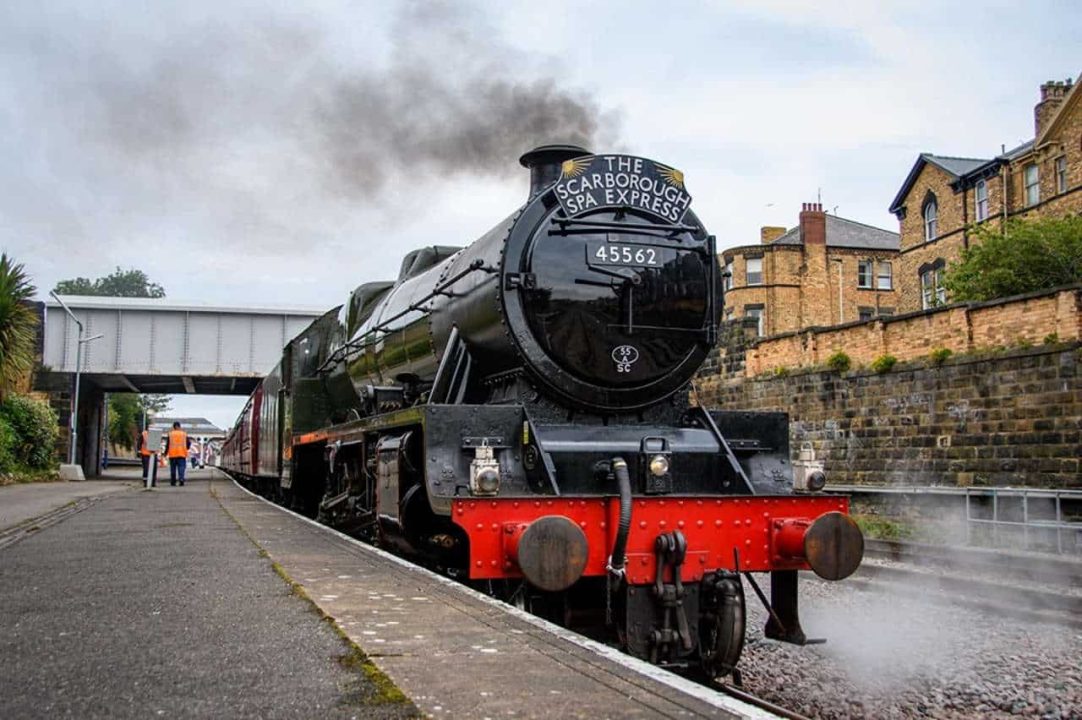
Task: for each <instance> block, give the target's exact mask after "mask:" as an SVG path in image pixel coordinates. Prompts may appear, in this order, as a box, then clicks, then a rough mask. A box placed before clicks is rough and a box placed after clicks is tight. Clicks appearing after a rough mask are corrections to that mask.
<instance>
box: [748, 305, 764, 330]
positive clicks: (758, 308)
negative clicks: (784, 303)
mask: <svg viewBox="0 0 1082 720" xmlns="http://www.w3.org/2000/svg"><path fill="white" fill-rule="evenodd" d="M744 317H749V318H755V320H756V327H755V334H756V335H758V336H759V337H762V336H763V306H762V305H745V306H744Z"/></svg>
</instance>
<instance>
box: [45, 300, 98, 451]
mask: <svg viewBox="0 0 1082 720" xmlns="http://www.w3.org/2000/svg"><path fill="white" fill-rule="evenodd" d="M49 294H50V295H52V296H53V300H56V301H57V302H58V303H59V304H60V307H62V308H64V312H66V313H67V314H68V316H69V317H70V318H71V319H72V320H74V321H75V325H76V327H78V328H79V339H78V342H77V343H76V345H75V400H74V402H72V409H71V419H70V420H69V421H68V429H69V430H70V432H71V445H70V446H69V447H68V464H69V465H74V464H75V448H76V447H77V445H76V443H77V439H78V435H79V374H80V373H81V372H82V368H83V344H85V343H88V342H91V341H93V340H97V339H98V338H101V337H104V336H103V335H92V336H91V337H88V338H84V337H83V323H82V322H80V321H79V318H77V317H75V313H73V312H72V311H71V308H69V307H68V306H67V305H65V304H64V301H63V300H61V299H60V296H58V295H57V294H56V292H54V291H52V290H50V291H49Z"/></svg>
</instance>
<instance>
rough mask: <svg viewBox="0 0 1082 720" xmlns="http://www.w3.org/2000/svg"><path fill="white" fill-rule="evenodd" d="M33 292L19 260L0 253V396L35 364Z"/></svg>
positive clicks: (0, 397) (35, 318)
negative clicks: (31, 301)
mask: <svg viewBox="0 0 1082 720" xmlns="http://www.w3.org/2000/svg"><path fill="white" fill-rule="evenodd" d="M34 292H35V288H34V286H33V284H32V283H31V282H30V276H29V275H27V274H26V270H25V269H24V268H23V266H22V264H21V263H17V262H15V261H13V260H12V259H11V258H9V257H8V254H7V253H2V254H0V399H2V398H3V396H4V395H5V394H6V393H7V391H8V390H10V389H11V388H12V387H13V386H14V385H15V384H16V383H18V382H19V381H20V380H21V379H22V378H24V377H26V374H27V373H28V372H30V370H31V368H33V366H34V341H35V337H36V331H37V325H38V317H37V315H36V314H35V313H34V310H33V308H32V307H31V305H30V300H31V298H33V296H34Z"/></svg>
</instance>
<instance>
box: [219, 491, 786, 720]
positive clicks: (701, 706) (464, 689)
mask: <svg viewBox="0 0 1082 720" xmlns="http://www.w3.org/2000/svg"><path fill="white" fill-rule="evenodd" d="M212 487H213V489H214V492H215V493H216V494H217V495H218V497H219V500H220V501H221V503H222V505H223V507H225V508H226V510H227V511H228V512H229V513H230V514H231V515H232V516H233V517H234V518H235V519H236V520H237V522H238V523H239V524H240V525H241V526H242V527H243V528H244V530H245V532H246V533H248V534H249V536H250V537H252V539H253V540H254V541H255V542H256V543H258V544H259V545H260V546H261V547H262V548H263V549H264V550H265V551H266V552H267V553H268V554H269V555H270V557H271V558H272V559H273V560H274V561H275V562H276V563H278V564H279V566H280V567H282V568H283V570H284V571H285V572H286V573H288V575H289V576H290V577H291V579H292V580H293V581H295V582H297V583H299V584H300V585H301V586H302V587H303V589H304V591H305V593H306V594H307V595H308V596H309V597H310V598H311V599H312V600H313V602H315V603H316V604H317V605H318V606H319V607H320V609H321V610H323V612H325V613H327V614H328V615H330V616H331V617H333V618H334V619H335V622H336V623H337V624H338V625H339V626H340V627H341V628H343V629H344V630H345V632H346V633H347V634H348V635H349V637H350V638H351V639H352V640H353V641H354V642H355V643H357V644H358V645H360V646H361V647H362V648H363V649H364V651H365V652H366V653H367V654H368V655H369V656H370V657H371V658H372V659H373V660H374V661H375V662H376V664H377V665H378V666H379V667H380V668H381V669H382V670H383V671H385V672H386V673H387V674H388V675H389V676H390V677H391V679H392V680H394V682H395V684H397V685H398V686H399V687H400V688H402V690H403V691H404V692H406V694H407V695H409V696H410V697H411V699H413V701H414V702H415V703H416V704H417V706H418V707H419V708H420V709H421V710H422V711H424V712H426V713H428V714H429V715H431V716H433V717H444V716H447V717H468V718H483V717H516V718H552V717H560V718H563V717H584V718H627V717H668V718H681V717H771V716H770V715H769V714H767V713H764V712H763V711H761V710H759V709H757V708H753V707H751V706H748V705H745V704H743V703H740V702H738V701H735V700H733V699H731V698H728V697H726V696H724V695H721V694H719V693H716V692H714V691H712V690H710V689H708V688H705V687H701V686H698V685H695V684H694V683H691V682H689V681H686V680H683V679H682V678H677V677H676V676H673V675H671V674H670V673H667V672H665V671H662V670H659V669H658V668H655V667H653V666H650V665H648V664H647V663H644V662H641V661H637V660H634V659H632V658H629V657H627V656H624V655H622V654H620V653H619V652H618V651H616V650H613V649H611V648H607V647H605V646H602V645H599V644H598V643H593V642H592V641H589V640H586V639H584V638H580V637H578V636H574V635H572V634H571V633H568V632H567V631H565V630H563V629H561V628H557V627H555V626H553V625H551V624H549V623H546V622H544V621H542V620H539V619H537V618H534V617H532V616H529V615H527V614H525V613H522V612H520V611H517V610H515V609H514V608H511V607H510V606H508V605H506V604H503V603H499V602H496V601H494V600H492V599H490V598H486V597H485V596H483V595H481V594H480V593H476V592H474V591H472V590H470V589H469V588H466V587H464V586H462V585H461V584H459V583H455V582H452V581H451V580H448V579H446V578H442V577H440V576H437V575H434V574H433V573H430V572H428V571H425V570H423V569H421V568H417V567H415V566H412V565H409V564H408V563H405V562H404V561H402V560H401V559H398V558H394V557H393V556H390V555H388V554H387V553H384V552H382V551H380V550H378V549H376V548H372V547H369V546H367V545H364V544H362V543H358V542H357V541H354V540H351V539H349V538H346V537H345V536H343V535H340V534H339V533H336V532H335V531H333V530H330V529H328V528H325V527H323V526H320V525H317V524H315V523H313V522H311V521H310V520H307V519H304V518H301V517H299V516H297V515H294V514H292V513H288V512H286V511H284V510H282V509H281V508H278V507H276V506H273V505H271V504H269V503H266V502H265V501H263V500H261V499H259V498H257V497H255V496H254V495H251V494H249V493H247V492H246V491H245V490H243V489H242V488H240V487H238V486H236V485H235V484H233V483H232V482H230V481H225V480H223V481H213V482H212Z"/></svg>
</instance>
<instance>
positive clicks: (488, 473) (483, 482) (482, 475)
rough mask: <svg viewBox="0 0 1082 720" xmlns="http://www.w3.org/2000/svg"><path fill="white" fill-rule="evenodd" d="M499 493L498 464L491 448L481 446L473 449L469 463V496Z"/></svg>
mask: <svg viewBox="0 0 1082 720" xmlns="http://www.w3.org/2000/svg"><path fill="white" fill-rule="evenodd" d="M499 492H500V462H499V460H497V459H496V454H495V452H493V448H492V447H491V446H488V445H481V446H480V447H477V448H475V449H474V455H473V462H471V463H470V494H471V495H480V496H490V495H496V494H498V493H499Z"/></svg>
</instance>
